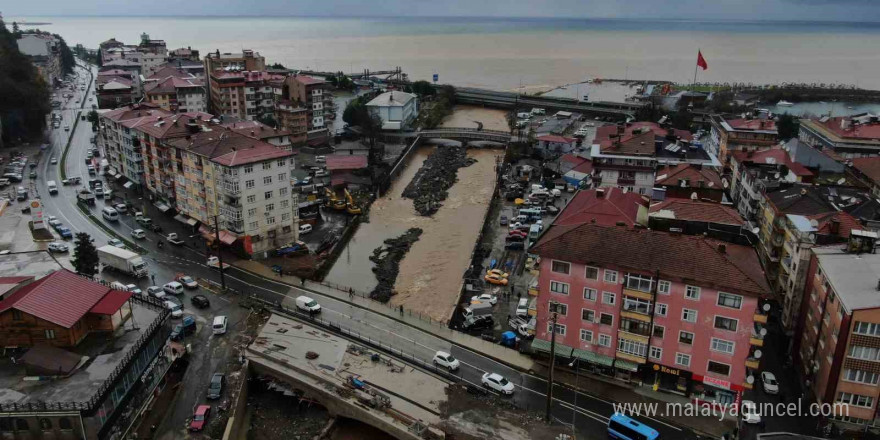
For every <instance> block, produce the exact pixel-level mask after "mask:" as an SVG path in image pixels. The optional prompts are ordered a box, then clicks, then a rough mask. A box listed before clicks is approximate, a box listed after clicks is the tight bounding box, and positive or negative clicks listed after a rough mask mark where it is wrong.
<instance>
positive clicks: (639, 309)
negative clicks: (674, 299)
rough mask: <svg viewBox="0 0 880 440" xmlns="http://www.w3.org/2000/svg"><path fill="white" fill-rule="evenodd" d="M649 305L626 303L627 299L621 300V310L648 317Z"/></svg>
mask: <svg viewBox="0 0 880 440" xmlns="http://www.w3.org/2000/svg"><path fill="white" fill-rule="evenodd" d="M651 309H652V305H651V304H645V303H643V302H640V301H627V298H626V297H624V299H623V310H624V311H627V312H633V313H640V314H642V315H646V316H650V315H651Z"/></svg>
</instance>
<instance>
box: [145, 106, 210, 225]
mask: <svg viewBox="0 0 880 440" xmlns="http://www.w3.org/2000/svg"><path fill="white" fill-rule="evenodd" d="M212 117H213V116H212V115H209V114H205V113H179V114H175V115H172V116H168V117H165V116H158V117H156V118H155V119H154V120H152V119H151V120H146V121H143V122H140V123H138V124H136V125H134V126H133V127H132V128H134V129H136V130H137V135H138V142H139V143H140V146H141V155H142V156H143V159H144V167H143V169H144V174H143V175H144V188H145V189H146V190H148V191H150V192H151V193H152V194H153V199H154V204H155V205H156V206H157V207H158V208H159V210H161V211H168V210H169V209H171V208H173V207H174V205H175V202H176V197H177V192H176V189H175V184H176V182H177V177H178V176H181V175H183V159H182V152H181V151H180V150H179V149H177V148H176V147H174V146H172V145H170V141H172V140H173V139H176V138H183V137H186V136H191V135H192V134H194V133H197V132H198V127H199V126H201V125H205V124H207V122H208V121H209V120H210V119H211V118H212Z"/></svg>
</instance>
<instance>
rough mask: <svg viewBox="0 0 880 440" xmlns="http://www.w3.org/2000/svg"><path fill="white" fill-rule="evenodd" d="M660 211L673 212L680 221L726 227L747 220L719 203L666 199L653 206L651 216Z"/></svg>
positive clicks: (740, 223)
mask: <svg viewBox="0 0 880 440" xmlns="http://www.w3.org/2000/svg"><path fill="white" fill-rule="evenodd" d="M660 211H671V212H672V213H673V215H674V216H675V217H674V218H676V219H678V220H691V221H697V222H707V223H719V224H724V225H742V224H743V223H745V220H744V219H743V218H742V216H740V215H739V213H738V212H737V211H736V210H735V209H733V208H731V207H729V206H724V205H722V204H719V203H710V202H700V201H696V200H690V199H674V198H672V199H666V200H664V201H662V202H660V203H656V204H654V205H651V209H650V212H651V214H656V213H659V212H660Z"/></svg>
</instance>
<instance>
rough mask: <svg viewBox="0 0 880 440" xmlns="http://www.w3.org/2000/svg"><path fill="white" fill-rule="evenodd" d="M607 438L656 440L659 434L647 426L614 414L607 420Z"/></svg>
mask: <svg viewBox="0 0 880 440" xmlns="http://www.w3.org/2000/svg"><path fill="white" fill-rule="evenodd" d="M608 436H609V437H611V438H617V439H621V440H657V439H659V438H660V433H658V432H657V430H656V429H654V428H651V427H650V426H648V425H645V424H643V423H640V422H638V421H636V420H633V419H631V418H629V417H627V416H625V415H623V414H620V413H615V414H614V415H613V416H611V418H610V419H608Z"/></svg>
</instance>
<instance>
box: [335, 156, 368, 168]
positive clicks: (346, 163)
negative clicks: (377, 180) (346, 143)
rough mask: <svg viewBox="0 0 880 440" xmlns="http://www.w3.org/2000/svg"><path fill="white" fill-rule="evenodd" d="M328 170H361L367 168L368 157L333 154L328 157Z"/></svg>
mask: <svg viewBox="0 0 880 440" xmlns="http://www.w3.org/2000/svg"><path fill="white" fill-rule="evenodd" d="M326 164H327V170H328V171H338V170H359V169H361V168H366V167H367V156H359V155H350V154H349V155H341V154H332V155H330V156H327V162H326Z"/></svg>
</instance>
